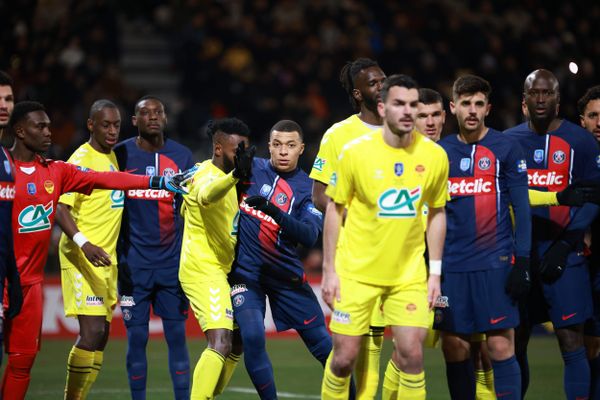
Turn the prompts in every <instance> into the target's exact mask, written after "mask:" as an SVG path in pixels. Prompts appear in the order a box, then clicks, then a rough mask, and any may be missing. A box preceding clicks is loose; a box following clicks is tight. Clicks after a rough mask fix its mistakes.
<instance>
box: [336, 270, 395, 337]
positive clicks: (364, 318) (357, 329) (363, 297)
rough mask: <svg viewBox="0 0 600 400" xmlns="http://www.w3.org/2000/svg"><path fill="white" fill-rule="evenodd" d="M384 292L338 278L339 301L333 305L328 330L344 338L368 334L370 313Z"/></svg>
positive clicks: (360, 283) (375, 287)
mask: <svg viewBox="0 0 600 400" xmlns="http://www.w3.org/2000/svg"><path fill="white" fill-rule="evenodd" d="M383 292H384V287H382V286H375V285H369V284H366V283H363V282H358V281H355V280H353V279H348V278H345V277H340V301H338V300H337V299H336V300H335V301H334V304H333V313H332V314H331V322H330V323H329V328H330V329H331V331H332V332H334V333H338V334H341V335H346V336H362V335H364V334H365V333H367V332H369V322H370V320H371V313H372V312H373V307H374V306H375V303H376V301H377V298H379V297H381V296H382V295H383Z"/></svg>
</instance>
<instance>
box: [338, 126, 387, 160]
mask: <svg viewBox="0 0 600 400" xmlns="http://www.w3.org/2000/svg"><path fill="white" fill-rule="evenodd" d="M377 135H381V129H377V130H375V131H372V132H367V133H365V134H364V135H360V136H359V137H357V138H354V139H352V140H350V141H349V142H348V143H346V144H345V145H344V146H342V153H346V154H349V153H356V152H360V151H361V150H362V149H365V148H368V147H370V146H373V145H377V142H378V141H377V138H378V137H377ZM342 153H340V158H341V155H342Z"/></svg>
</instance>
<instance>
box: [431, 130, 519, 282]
mask: <svg viewBox="0 0 600 400" xmlns="http://www.w3.org/2000/svg"><path fill="white" fill-rule="evenodd" d="M439 145H440V146H442V147H443V148H444V150H445V151H446V153H447V154H448V160H449V162H450V171H449V177H448V187H449V193H450V197H451V200H450V201H449V202H448V203H447V204H446V218H447V231H446V242H445V245H444V256H443V261H444V264H443V265H444V270H445V271H449V272H465V271H477V270H485V269H493V268H500V267H503V266H506V265H507V264H508V263H510V261H511V258H512V256H513V254H514V253H515V250H516V252H517V254H518V255H522V256H529V251H530V243H529V240H530V239H529V235H530V230H529V229H526V230H525V231H524V236H525V238H522V239H521V241H519V243H518V244H517V245H516V246H515V241H514V240H513V228H512V224H511V219H510V213H509V203H514V204H518V205H519V206H521V207H525V212H526V214H525V219H526V220H527V219H528V218H529V213H528V211H529V199H528V197H527V167H526V164H525V159H524V158H525V157H524V155H523V152H522V151H521V148H520V146H519V144H518V143H516V141H515V140H514V139H512V138H510V137H506V136H503V135H502V134H501V133H500V132H498V131H496V130H493V129H489V131H488V133H487V134H486V135H485V137H484V138H483V139H482V140H481V141H479V142H477V143H472V144H466V143H463V142H461V141H459V140H458V135H451V136H447V137H445V138H444V139H442V140H441V141H440V142H439ZM527 227H529V223H527ZM519 253H520V254H519Z"/></svg>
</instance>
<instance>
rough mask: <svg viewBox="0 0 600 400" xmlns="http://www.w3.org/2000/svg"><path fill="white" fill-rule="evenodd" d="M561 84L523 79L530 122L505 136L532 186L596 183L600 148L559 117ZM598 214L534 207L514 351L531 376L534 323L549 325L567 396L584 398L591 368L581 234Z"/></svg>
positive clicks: (547, 76)
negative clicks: (528, 275)
mask: <svg viewBox="0 0 600 400" xmlns="http://www.w3.org/2000/svg"><path fill="white" fill-rule="evenodd" d="M559 100H560V92H559V85H558V80H557V79H556V77H555V76H554V74H552V73H551V72H550V71H548V70H544V69H539V70H536V71H533V72H532V73H530V74H529V75H528V76H527V78H526V79H525V83H524V93H523V105H522V108H523V112H524V114H525V115H526V116H527V117H528V121H527V122H525V123H523V124H520V125H517V126H515V127H513V128H511V129H509V130H507V131H506V133H507V134H508V135H509V136H512V137H515V138H516V139H517V140H518V141H519V143H520V144H521V146H522V147H523V149H524V151H525V157H526V163H527V170H528V179H529V187H530V188H536V189H539V190H542V191H548V192H557V191H559V190H561V189H563V188H565V187H566V186H567V185H568V184H569V183H577V182H580V181H588V182H590V181H591V182H598V181H599V180H600V165H599V162H600V151H599V149H598V145H597V144H596V142H595V140H594V139H593V137H592V136H591V135H590V134H589V133H588V132H586V131H585V130H584V129H582V128H581V127H579V126H577V125H575V124H572V123H570V122H568V121H566V120H563V119H560V118H559V117H558V108H559ZM597 210H598V206H597V205H595V204H591V203H588V204H585V205H584V206H583V207H581V208H579V207H564V206H552V207H537V208H532V211H531V212H532V218H533V219H532V224H533V225H532V232H533V242H532V253H531V265H532V268H531V271H532V284H533V286H532V290H531V294H530V296H529V299H528V300H527V302H526V304H525V305H524V306H523V307H521V324H520V326H519V328H518V330H517V333H516V351H517V358H518V359H519V364H520V366H521V374H522V378H523V383H522V391H523V394H524V393H525V391H526V390H527V386H528V381H529V373H528V366H527V343H528V340H529V336H530V334H531V327H532V325H533V324H535V323H539V322H545V321H548V320H550V321H552V324H553V325H554V329H555V332H556V336H557V338H558V343H559V347H560V351H561V353H562V357H563V360H564V363H565V369H564V386H565V393H566V397H567V398H568V399H575V398H587V397H588V395H589V389H590V369H589V365H588V362H587V360H586V353H585V348H584V346H583V324H584V322H585V321H586V320H587V319H588V318H589V317H590V316H591V315H592V298H591V290H590V280H589V275H588V270H587V267H586V261H585V258H584V257H583V233H584V232H585V230H586V229H587V228H588V227H589V226H590V224H591V222H592V220H593V219H594V217H595V215H596V213H597Z"/></svg>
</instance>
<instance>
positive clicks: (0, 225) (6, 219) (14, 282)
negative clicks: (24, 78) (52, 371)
mask: <svg viewBox="0 0 600 400" xmlns="http://www.w3.org/2000/svg"><path fill="white" fill-rule="evenodd" d="M14 106H15V99H14V95H13V90H12V79H11V77H10V76H9V75H8V74H7V73H5V72H4V71H0V138H2V139H4V138H5V137H6V136H8V135H7V134H6V132H5V130H6V129H7V127H8V121H9V119H10V115H11V113H12V111H13V108H14ZM3 142H4V140H3ZM0 161H1V162H2V166H0V293H4V280H5V279H8V294H9V301H8V306H9V309H8V310H7V312H6V315H5V314H4V308H3V305H2V301H3V298H0V349H1V347H2V340H3V337H4V334H3V332H4V327H3V326H4V318H5V317H8V318H12V317H14V316H15V315H17V314H18V313H19V311H20V310H21V305H22V302H23V295H22V293H21V284H20V281H19V273H18V271H17V264H16V262H15V255H14V251H13V240H12V229H11V226H12V224H11V214H12V202H13V199H14V198H15V184H14V172H13V171H14V166H13V163H12V159H11V157H10V155H9V154H8V151H6V149H5V148H4V147H0ZM3 353H4V352H3V351H2V350H0V365H1V364H2V354H3Z"/></svg>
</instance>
